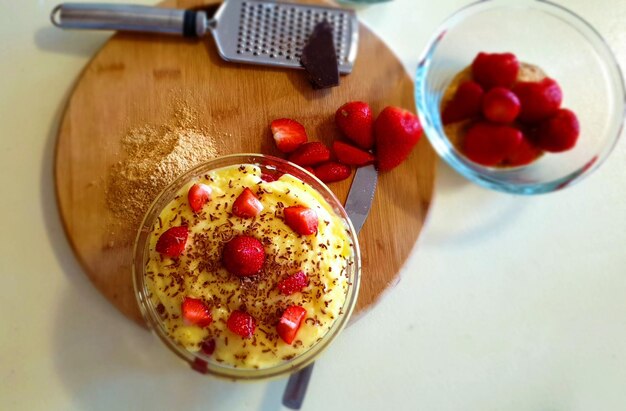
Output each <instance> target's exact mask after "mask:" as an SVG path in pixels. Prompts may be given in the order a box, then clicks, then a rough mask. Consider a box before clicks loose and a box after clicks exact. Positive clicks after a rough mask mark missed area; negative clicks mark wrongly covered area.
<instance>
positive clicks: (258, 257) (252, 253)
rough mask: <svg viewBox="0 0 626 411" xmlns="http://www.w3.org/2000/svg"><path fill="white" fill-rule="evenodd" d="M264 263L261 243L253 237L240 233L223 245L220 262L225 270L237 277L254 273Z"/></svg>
mask: <svg viewBox="0 0 626 411" xmlns="http://www.w3.org/2000/svg"><path fill="white" fill-rule="evenodd" d="M263 263H265V250H264V249H263V244H261V242H260V241H259V240H257V239H256V238H254V237H249V236H245V235H241V236H238V237H235V238H233V239H232V240H230V241H229V242H227V243H226V245H224V249H223V250H222V264H224V267H225V268H226V270H227V271H228V272H229V273H231V274H233V275H236V276H238V277H249V276H252V275H256V274H257V273H258V272H259V271H261V268H263Z"/></svg>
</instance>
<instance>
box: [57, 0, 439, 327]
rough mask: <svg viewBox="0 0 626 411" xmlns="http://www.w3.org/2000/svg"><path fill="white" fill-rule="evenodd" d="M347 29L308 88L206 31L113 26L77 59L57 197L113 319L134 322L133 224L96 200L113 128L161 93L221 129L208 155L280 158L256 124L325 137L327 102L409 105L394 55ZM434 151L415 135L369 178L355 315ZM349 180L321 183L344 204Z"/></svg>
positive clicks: (386, 278)
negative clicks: (228, 55) (221, 44)
mask: <svg viewBox="0 0 626 411" xmlns="http://www.w3.org/2000/svg"><path fill="white" fill-rule="evenodd" d="M163 6H164V7H180V8H189V7H192V6H198V2H190V1H180V0H179V1H174V0H168V1H166V2H165V3H163ZM75 35H77V36H80V35H81V33H80V32H76V33H75ZM359 35H360V40H359V51H358V57H357V60H356V64H355V66H354V71H353V72H352V74H350V75H348V76H343V77H342V78H341V85H340V86H339V87H335V88H333V89H329V90H313V89H312V88H311V86H310V85H309V83H308V82H307V80H306V78H305V74H304V72H302V71H299V70H281V69H275V68H268V67H260V66H250V65H240V64H233V63H227V62H224V61H222V60H221V59H220V57H219V56H218V54H217V52H216V50H215V45H214V43H213V40H212V39H211V38H210V37H207V38H205V39H202V40H186V39H182V38H177V37H169V36H159V35H144V34H128V33H118V34H115V35H114V36H113V37H112V38H111V39H110V40H109V41H108V42H107V43H106V44H105V45H104V47H103V48H102V49H101V50H100V51H99V52H98V53H97V54H96V55H95V57H94V58H93V59H92V60H91V62H89V64H88V65H87V67H86V68H85V70H84V71H83V73H82V75H81V77H80V78H79V80H78V82H77V84H76V87H75V89H74V91H73V93H72V94H71V96H70V98H69V101H68V104H67V107H66V109H65V114H64V117H63V120H62V122H61V127H60V130H59V135H58V141H57V150H56V164H55V182H56V190H57V200H58V204H59V210H60V214H61V218H62V220H63V224H64V227H65V231H66V233H67V236H68V238H69V241H70V243H71V245H72V248H73V250H74V252H75V253H76V256H77V257H78V259H79V260H80V262H81V264H82V266H83V268H84V270H85V273H86V274H87V276H88V277H89V278H90V279H91V280H92V281H93V283H94V284H95V286H96V287H97V288H98V289H99V290H100V291H101V292H102V293H103V294H104V295H105V296H106V297H107V298H108V299H109V300H110V301H111V302H112V303H113V304H114V305H115V306H116V307H117V308H119V310H120V311H121V312H122V313H123V314H124V315H125V316H127V317H129V318H131V319H133V320H135V321H137V322H138V323H143V320H142V318H141V315H140V313H139V309H138V306H137V304H136V302H135V297H134V293H133V285H132V278H131V262H132V248H133V241H134V238H135V234H136V229H137V227H134V226H124V225H123V224H120V221H119V220H118V219H116V217H114V216H113V215H112V214H111V212H110V211H109V210H108V209H107V206H106V202H105V188H106V184H107V178H108V175H109V172H110V170H111V167H112V166H113V165H114V164H115V163H116V162H118V161H120V160H121V159H122V154H121V152H122V150H121V147H120V141H121V138H122V136H124V134H125V133H127V132H128V130H129V129H131V128H133V127H137V126H141V125H145V124H157V125H158V124H163V123H164V122H166V119H168V118H171V116H172V110H173V106H174V102H173V100H172V98H173V97H172V95H173V94H172V93H173V91H175V94H176V97H177V98H179V99H183V100H184V101H185V103H186V104H188V105H189V106H192V107H194V108H195V109H196V110H197V111H198V115H199V118H198V122H199V123H200V125H207V124H211V125H212V126H213V128H217V129H218V131H219V135H222V136H225V135H229V136H233V137H230V138H224V139H220V140H217V141H216V142H215V144H216V148H217V151H218V154H219V155H224V154H233V153H238V152H259V153H265V154H272V155H280V153H279V152H277V151H276V149H275V147H274V145H273V140H272V137H271V134H270V132H269V127H268V126H269V123H270V122H271V120H273V119H275V118H279V117H291V118H294V119H297V120H298V121H300V122H301V123H303V124H304V125H305V126H306V128H307V130H308V132H309V137H310V139H312V140H320V141H323V142H325V143H327V144H330V143H331V142H332V141H333V140H334V139H335V138H337V137H339V133H338V131H337V130H336V129H335V126H334V121H333V118H334V113H335V110H336V109H337V108H338V107H339V106H340V105H342V104H343V103H345V102H347V101H351V100H363V101H366V102H368V103H369V104H370V105H371V106H372V109H373V110H374V112H375V113H378V112H380V111H381V110H382V109H383V108H384V107H385V106H388V105H396V106H401V107H405V108H409V109H411V110H415V103H414V99H413V83H412V81H411V78H410V77H409V76H408V74H407V73H406V71H405V70H404V68H403V66H402V65H401V63H400V62H399V61H398V59H397V58H396V57H395V56H394V55H393V53H392V52H391V51H390V50H389V49H388V48H387V46H386V45H385V44H384V43H383V42H382V41H381V40H380V39H379V38H378V37H376V36H375V35H374V34H373V33H372V32H371V31H370V30H369V29H368V28H366V27H364V26H361V28H360V30H359ZM435 160H436V156H435V153H434V152H433V150H432V149H431V147H430V146H429V144H428V142H427V141H426V139H425V138H424V139H422V141H420V143H419V144H418V145H417V147H416V149H415V150H414V151H413V153H412V154H411V156H410V157H409V159H408V160H407V161H406V162H405V163H404V164H402V165H401V166H399V167H398V168H396V169H395V170H393V171H392V172H388V173H385V174H382V175H381V176H380V178H379V182H378V188H377V191H376V196H375V199H374V203H373V206H372V210H371V212H370V214H369V218H368V220H367V221H366V223H365V225H364V227H363V229H362V231H361V233H360V235H359V240H360V243H361V249H362V258H363V271H362V286H361V291H360V295H359V301H358V305H357V315H358V313H363V312H364V311H365V310H367V309H368V308H371V307H372V305H373V304H374V303H375V302H376V301H377V300H378V298H379V297H380V295H381V293H383V291H385V290H386V289H387V288H389V287H390V286H393V285H394V284H396V283H397V281H398V279H397V275H398V272H399V270H400V268H401V267H402V265H403V264H404V262H405V261H406V259H407V257H408V255H409V253H410V252H411V249H412V248H413V245H414V244H415V242H416V240H417V237H418V235H419V233H420V231H421V229H422V226H423V224H424V220H425V218H426V214H427V213H428V209H429V207H430V203H431V198H432V193H433V183H434V177H435ZM353 175H354V174H353ZM350 183H351V179H349V180H347V181H343V182H339V183H333V184H331V185H330V187H331V188H332V190H333V191H334V192H335V193H336V194H337V196H338V197H339V198H340V199H341V200H342V201H345V198H346V196H347V193H348V190H349V188H350Z"/></svg>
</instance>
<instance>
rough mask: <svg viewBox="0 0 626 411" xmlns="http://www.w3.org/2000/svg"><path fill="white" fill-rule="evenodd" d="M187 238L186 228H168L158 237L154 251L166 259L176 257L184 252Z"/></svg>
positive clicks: (187, 231)
mask: <svg viewBox="0 0 626 411" xmlns="http://www.w3.org/2000/svg"><path fill="white" fill-rule="evenodd" d="M188 236H189V230H187V227H186V226H180V227H172V228H169V229H168V230H167V231H165V232H164V233H163V234H161V237H159V239H158V241H157V243H156V251H157V252H159V253H161V254H164V255H166V256H168V257H172V258H175V257H178V256H179V255H181V254H182V253H183V251H184V250H185V244H186V243H187V237H188Z"/></svg>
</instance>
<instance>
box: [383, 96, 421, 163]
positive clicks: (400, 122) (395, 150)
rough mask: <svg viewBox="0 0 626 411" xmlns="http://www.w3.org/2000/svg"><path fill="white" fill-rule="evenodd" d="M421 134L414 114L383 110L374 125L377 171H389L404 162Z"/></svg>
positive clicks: (399, 109)
mask: <svg viewBox="0 0 626 411" xmlns="http://www.w3.org/2000/svg"><path fill="white" fill-rule="evenodd" d="M422 132H423V130H422V126H421V124H420V122H419V120H418V118H417V116H416V115H415V114H413V113H411V112H410V111H407V110H404V109H402V108H399V107H387V108H385V109H384V110H383V111H382V112H381V113H380V114H379V115H378V118H377V119H376V122H375V123H374V135H375V136H376V157H377V158H378V169H379V170H381V171H389V170H391V169H393V168H395V167H397V166H398V165H400V163H402V162H403V161H404V160H406V158H407V157H408V156H409V154H410V153H411V150H412V149H413V147H414V146H415V144H417V142H418V141H419V139H420V137H421V136H422Z"/></svg>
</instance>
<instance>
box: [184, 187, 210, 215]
mask: <svg viewBox="0 0 626 411" xmlns="http://www.w3.org/2000/svg"><path fill="white" fill-rule="evenodd" d="M210 200H211V187H209V186H208V185H206V184H202V183H197V184H194V185H192V186H191V188H190V189H189V192H188V193H187V201H188V202H189V207H191V209H192V210H193V212H194V213H197V212H198V211H200V210H202V207H204V205H205V204H206V203H208V202H209V201H210Z"/></svg>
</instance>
